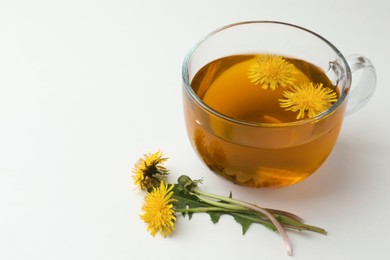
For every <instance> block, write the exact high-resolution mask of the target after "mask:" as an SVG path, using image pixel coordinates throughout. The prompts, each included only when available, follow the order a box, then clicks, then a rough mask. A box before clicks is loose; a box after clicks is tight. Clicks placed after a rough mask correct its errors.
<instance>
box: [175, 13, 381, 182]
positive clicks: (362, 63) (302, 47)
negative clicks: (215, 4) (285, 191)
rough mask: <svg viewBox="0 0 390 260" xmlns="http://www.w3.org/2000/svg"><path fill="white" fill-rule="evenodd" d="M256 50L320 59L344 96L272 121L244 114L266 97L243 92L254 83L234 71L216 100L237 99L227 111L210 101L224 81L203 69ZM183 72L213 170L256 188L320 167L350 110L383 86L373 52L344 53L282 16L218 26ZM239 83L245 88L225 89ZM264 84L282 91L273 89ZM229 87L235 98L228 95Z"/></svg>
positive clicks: (199, 145) (194, 122)
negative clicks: (308, 112)
mask: <svg viewBox="0 0 390 260" xmlns="http://www.w3.org/2000/svg"><path fill="white" fill-rule="evenodd" d="M251 55H252V56H251ZM253 55H255V56H256V55H268V57H276V56H275V55H280V57H286V59H288V60H296V61H304V62H307V63H308V64H312V65H314V67H315V68H316V69H318V70H319V71H321V73H323V74H324V75H325V76H326V78H327V79H326V80H328V81H330V83H331V84H332V85H333V87H335V88H337V95H338V98H337V100H336V101H334V102H333V104H331V105H330V106H329V107H328V108H326V109H325V110H324V111H322V112H319V113H318V114H316V115H314V116H312V117H309V118H303V119H300V120H291V121H288V122H284V121H279V120H278V119H277V118H274V116H272V115H270V116H267V115H265V114H262V119H265V118H268V119H269V120H268V121H267V120H265V121H264V120H259V121H258V120H253V119H247V118H244V119H243V117H241V115H240V113H244V112H242V111H243V110H245V107H246V106H249V107H250V106H252V105H250V104H257V103H259V102H257V101H256V102H253V100H254V99H253V96H255V94H253V93H249V94H248V93H244V91H241V92H240V88H242V89H244V88H246V85H247V83H245V84H241V85H240V84H237V85H236V86H235V85H234V81H235V78H234V77H233V78H231V79H230V80H228V84H227V85H226V88H225V87H222V88H221V89H219V90H216V91H214V92H216V93H214V97H213V98H214V99H215V101H216V104H217V103H218V102H220V103H223V105H226V103H229V102H232V104H228V105H229V106H228V109H227V110H226V111H227V112H226V111H220V110H219V108H218V105H210V103H206V102H205V98H204V96H205V93H206V92H207V91H208V89H207V87H210V85H207V84H209V83H210V81H212V82H214V81H217V80H216V79H214V78H213V79H212V80H210V77H212V76H213V75H211V76H210V74H208V75H206V74H205V73H203V72H202V73H200V71H202V68H204V67H205V66H206V65H208V64H211V62H213V61H221V59H223V58H224V57H243V60H245V59H248V57H253ZM272 55H273V56H272ZM244 62H245V61H244ZM217 63H218V62H217ZM227 69H229V68H227ZM207 71H208V73H211V74H214V76H215V75H217V74H218V73H221V72H218V66H217V65H215V63H214V65H213V66H209V67H208V70H207ZM357 71H359V72H358V73H359V74H360V77H358V78H359V79H358V82H356V83H355V82H354V85H353V87H352V88H351V83H352V73H354V72H357ZM356 75H357V74H355V77H356ZM182 77H183V105H184V116H185V122H186V128H187V133H188V135H189V138H190V141H191V144H192V146H193V147H194V149H195V150H196V151H197V153H198V155H199V156H200V158H201V159H202V160H203V161H204V163H205V164H206V165H207V166H208V167H209V168H210V169H211V170H212V171H213V172H215V173H217V174H219V175H221V176H223V177H225V178H227V179H229V180H231V181H233V182H234V183H237V184H240V185H245V186H251V187H283V186H288V185H292V184H294V183H297V182H299V181H301V180H303V179H305V178H307V177H308V176H310V175H311V174H312V173H314V172H315V171H316V170H317V169H318V168H319V167H320V166H321V165H322V163H323V162H324V161H325V160H326V158H327V157H328V155H329V154H330V152H331V151H332V149H333V147H334V145H335V143H336V140H337V138H338V134H339V131H340V128H341V125H342V122H343V118H344V116H345V115H348V114H351V113H353V112H355V111H357V110H358V109H360V108H361V107H362V106H363V105H365V104H366V103H367V102H368V101H369V99H370V98H371V96H372V95H373V93H374V91H375V86H376V72H375V69H374V67H373V65H372V64H371V62H370V61H369V60H368V59H367V58H365V57H363V56H359V55H351V56H347V57H344V56H343V55H342V54H341V53H340V51H338V50H337V49H336V47H335V46H333V45H332V44H331V43H330V42H328V41H327V40H326V39H324V38H323V37H321V36H320V35H318V34H316V33H314V32H312V31H309V30H307V29H304V28H302V27H299V26H296V25H292V24H287V23H282V22H275V21H249V22H242V23H236V24H232V25H228V26H225V27H223V28H220V29H218V30H215V31H213V32H211V33H210V34H208V35H207V36H206V37H205V38H204V39H202V40H201V41H199V42H198V43H197V44H196V45H195V46H194V47H193V48H192V49H191V50H190V51H189V53H188V54H187V56H186V57H185V59H184V62H183V67H182ZM241 77H243V76H241ZM194 81H196V82H197V83H196V84H195V83H194ZM229 81H231V82H233V83H232V84H230V83H231V82H229ZM205 82H206V83H207V84H206V83H205ZM248 82H249V80H248ZM202 84H203V85H204V86H203V85H202ZM205 84H206V85H205ZM248 84H249V83H248ZM195 85H196V86H195ZM228 85H229V86H228ZM230 85H231V86H230ZM243 85H245V86H243ZM255 87H256V86H255ZM231 88H237V90H235V92H232V93H230V94H226V93H224V92H225V91H226V92H228V91H230V90H228V89H231ZM257 89H262V88H261V87H260V86H257ZM278 89H279V88H278ZM281 89H283V87H282V88H281ZM210 91H211V88H210ZM251 91H260V90H254V88H253V90H251ZM261 91H268V92H264V93H274V92H271V90H270V89H266V90H264V89H263V90H261ZM225 94H226V95H230V99H224V95H225ZM210 95H211V94H210ZM243 96H245V97H243ZM246 98H247V99H248V100H245V99H246ZM256 98H257V97H256ZM236 99H237V100H240V101H236ZM279 100H280V99H279ZM264 102H266V101H264ZM248 104H249V105H248ZM254 106H256V105H254ZM222 110H223V109H222ZM289 113H292V111H289Z"/></svg>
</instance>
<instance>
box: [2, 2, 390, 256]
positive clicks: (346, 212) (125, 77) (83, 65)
mask: <svg viewBox="0 0 390 260" xmlns="http://www.w3.org/2000/svg"><path fill="white" fill-rule="evenodd" d="M389 11H390V2H388V1H383V0H371V1H355V0H348V1H340V0H328V1H313V0H284V1H283V0H276V1H265V0H253V1H249V0H240V1H228V0H217V1H211V0H196V1H185V0H177V1H174V0H170V1H168V0H167V1H157V0H155V1H150V0H148V1H146V0H145V1H133V0H127V1H125V0H123V1H119V0H112V1H109V0H105V1H103V0H101V1H97V0H90V1H82V0H68V1H49V0H48V1H43V0H39V1H15V0H13V1H11V0H10V1H8V0H0V259H4V260H27V259H39V260H48V259H56V260H62V259H72V260H79V259H80V260H86V259H97V260H101V259H118V260H122V259H136V258H140V257H143V258H144V259H153V258H156V259H161V260H163V259H199V258H200V259H212V258H215V259H299V260H300V259H307V260H314V259H332V260H338V259H389V256H388V254H389V246H390V243H389V242H388V234H389V232H390V225H389V219H390V206H389V199H390V189H389V182H390V172H389V160H390V157H389V152H390V149H389V148H390V137H389V135H390V134H389V133H390V123H389V115H388V113H389V111H390V102H389V100H390V99H389V97H390V90H389V89H390V88H389V86H390V84H389V83H390V80H389V76H390V75H389V61H390V38H389V37H390V36H389V35H390V34H389V31H388V26H389V24H390V15H389ZM245 20H279V21H284V22H289V23H294V24H297V25H300V26H303V27H306V28H308V29H310V30H313V31H315V32H317V33H319V34H321V35H322V36H324V37H325V38H327V39H328V40H329V41H331V42H332V43H333V44H334V45H336V47H337V48H339V50H340V51H341V52H342V53H343V54H345V55H348V54H354V53H359V54H363V55H365V56H367V57H368V58H370V59H371V61H372V62H373V63H374V65H375V67H376V69H377V73H378V83H377V91H376V94H375V95H374V97H373V99H372V100H371V101H370V102H369V103H368V104H367V105H366V106H365V107H364V108H363V109H362V110H360V111H359V112H357V113H356V114H353V115H351V116H349V117H347V118H346V119H345V121H344V125H343V128H342V131H341V134H340V137H339V141H338V143H337V145H336V147H335V149H334V151H333V152H332V154H331V156H330V157H329V159H328V160H327V161H326V162H325V164H324V165H323V166H322V167H321V168H320V169H319V170H318V171H317V172H316V173H315V174H314V175H313V176H312V177H310V178H309V179H307V180H305V181H303V182H301V183H299V184H296V185H294V186H291V187H288V188H283V189H277V190H261V189H250V188H244V187H239V186H236V185H233V184H231V183H230V182H228V181H226V180H224V179H222V178H219V177H218V176H216V175H214V174H212V173H211V172H210V171H209V170H208V169H207V168H206V167H205V166H204V165H203V164H202V163H201V162H200V161H199V160H198V158H197V156H196V155H195V152H194V151H193V150H192V148H191V146H190V144H189V142H188V139H187V136H186V133H185V128H184V119H183V113H182V99H181V65H182V61H183V58H184V56H185V54H186V53H187V51H188V50H189V49H190V48H191V47H192V46H193V44H194V43H195V42H196V41H197V40H199V39H200V38H201V37H203V36H204V35H205V34H207V33H208V32H210V31H212V30H214V29H216V28H218V27H220V26H223V25H226V24H230V23H234V22H239V21H245ZM157 149H161V150H162V151H163V152H164V153H165V154H166V156H168V157H169V158H170V159H169V161H168V163H167V164H166V165H167V166H168V167H169V168H170V170H171V172H172V173H171V180H172V181H174V179H175V178H176V177H177V176H178V175H179V174H181V173H186V174H188V175H190V176H192V177H193V178H201V177H204V179H205V183H204V184H203V186H202V189H203V190H204V191H208V192H214V193H217V194H221V195H223V194H225V195H228V193H229V191H232V192H233V195H234V196H235V197H236V198H240V199H243V200H247V201H249V202H255V203H257V204H259V205H262V206H265V207H273V208H279V209H283V210H287V211H291V212H294V213H296V214H298V215H300V216H302V217H303V218H304V219H305V220H306V221H307V222H308V223H310V224H314V225H318V226H321V227H324V228H326V229H327V230H328V232H329V234H328V235H327V236H322V235H319V234H315V233H297V232H289V235H290V238H291V240H292V243H293V249H294V256H293V257H292V258H291V257H288V256H287V255H286V253H285V251H284V249H283V244H282V241H281V238H280V236H279V235H278V234H277V233H274V232H271V231H269V230H267V229H266V228H264V227H262V226H259V225H253V226H251V227H250V229H249V230H248V232H247V234H246V235H245V236H243V235H242V234H241V227H240V226H239V225H238V224H237V223H235V221H234V220H233V219H232V218H231V217H228V216H225V217H222V218H221V220H220V222H219V223H218V224H215V225H214V224H212V223H211V221H210V220H209V216H208V215H206V214H198V215H194V217H193V218H192V220H190V221H189V220H188V219H187V218H186V219H184V218H182V217H181V216H178V220H177V222H176V231H175V232H174V233H173V235H172V236H171V237H169V238H166V239H164V238H162V237H161V236H156V237H154V238H153V237H152V236H151V235H150V234H149V233H148V232H147V231H146V226H145V224H144V223H143V222H142V221H141V220H140V219H139V214H140V213H141V212H140V208H141V203H142V201H143V196H144V193H143V192H141V191H140V190H136V189H135V186H134V185H133V183H132V178H131V175H132V174H131V170H132V167H133V164H134V163H135V162H136V161H137V159H138V158H139V157H140V156H142V154H144V153H147V152H153V151H156V150H157Z"/></svg>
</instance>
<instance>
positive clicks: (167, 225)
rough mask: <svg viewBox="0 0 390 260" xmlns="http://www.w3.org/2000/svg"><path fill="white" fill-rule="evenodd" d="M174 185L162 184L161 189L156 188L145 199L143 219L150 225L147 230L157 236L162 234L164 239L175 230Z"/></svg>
mask: <svg viewBox="0 0 390 260" xmlns="http://www.w3.org/2000/svg"><path fill="white" fill-rule="evenodd" d="M172 189H173V185H168V184H165V183H164V182H163V181H161V182H160V187H157V188H156V187H154V188H153V191H151V192H150V193H148V194H147V195H146V197H145V203H144V204H143V206H142V210H143V211H144V214H143V215H141V216H140V217H141V219H142V220H143V221H144V222H145V223H146V224H148V227H147V230H148V231H149V232H150V233H151V234H152V236H155V235H156V233H160V234H161V235H162V236H163V237H166V236H170V235H171V232H172V230H175V220H176V216H175V211H174V210H173V204H172V203H173V202H175V201H176V200H175V199H173V198H172V195H173V191H172Z"/></svg>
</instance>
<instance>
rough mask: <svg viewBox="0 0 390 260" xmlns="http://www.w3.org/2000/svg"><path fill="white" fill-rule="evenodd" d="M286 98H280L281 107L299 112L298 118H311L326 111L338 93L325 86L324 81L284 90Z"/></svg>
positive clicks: (335, 99)
mask: <svg viewBox="0 0 390 260" xmlns="http://www.w3.org/2000/svg"><path fill="white" fill-rule="evenodd" d="M283 96H284V97H285V98H286V99H279V102H280V107H282V108H285V110H286V111H289V110H290V111H293V112H297V111H298V115H297V117H296V118H297V119H300V118H303V117H305V115H306V114H307V116H308V117H309V118H311V117H314V116H315V115H317V114H319V113H321V112H323V111H325V110H326V109H328V108H329V107H330V106H331V105H332V104H334V103H335V102H336V101H337V99H338V95H337V93H336V92H335V91H334V90H333V89H331V88H324V87H323V86H322V83H319V84H315V83H313V82H310V83H305V84H301V85H300V86H292V87H291V88H290V89H289V90H286V91H284V92H283Z"/></svg>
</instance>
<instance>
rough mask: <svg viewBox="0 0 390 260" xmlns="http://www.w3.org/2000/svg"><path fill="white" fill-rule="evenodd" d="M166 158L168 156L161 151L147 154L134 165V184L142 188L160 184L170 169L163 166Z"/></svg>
mask: <svg viewBox="0 0 390 260" xmlns="http://www.w3.org/2000/svg"><path fill="white" fill-rule="evenodd" d="M166 160H168V158H164V157H163V154H162V152H160V151H158V152H155V153H149V154H145V155H144V156H143V157H142V158H140V159H139V160H138V161H137V162H136V164H135V166H134V169H133V178H134V184H135V185H137V186H138V187H139V188H141V190H146V189H148V188H150V187H156V186H158V185H159V183H160V181H161V180H163V179H164V178H165V175H167V174H168V170H167V169H166V168H165V167H164V166H163V163H164V162H165V161H166Z"/></svg>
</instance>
